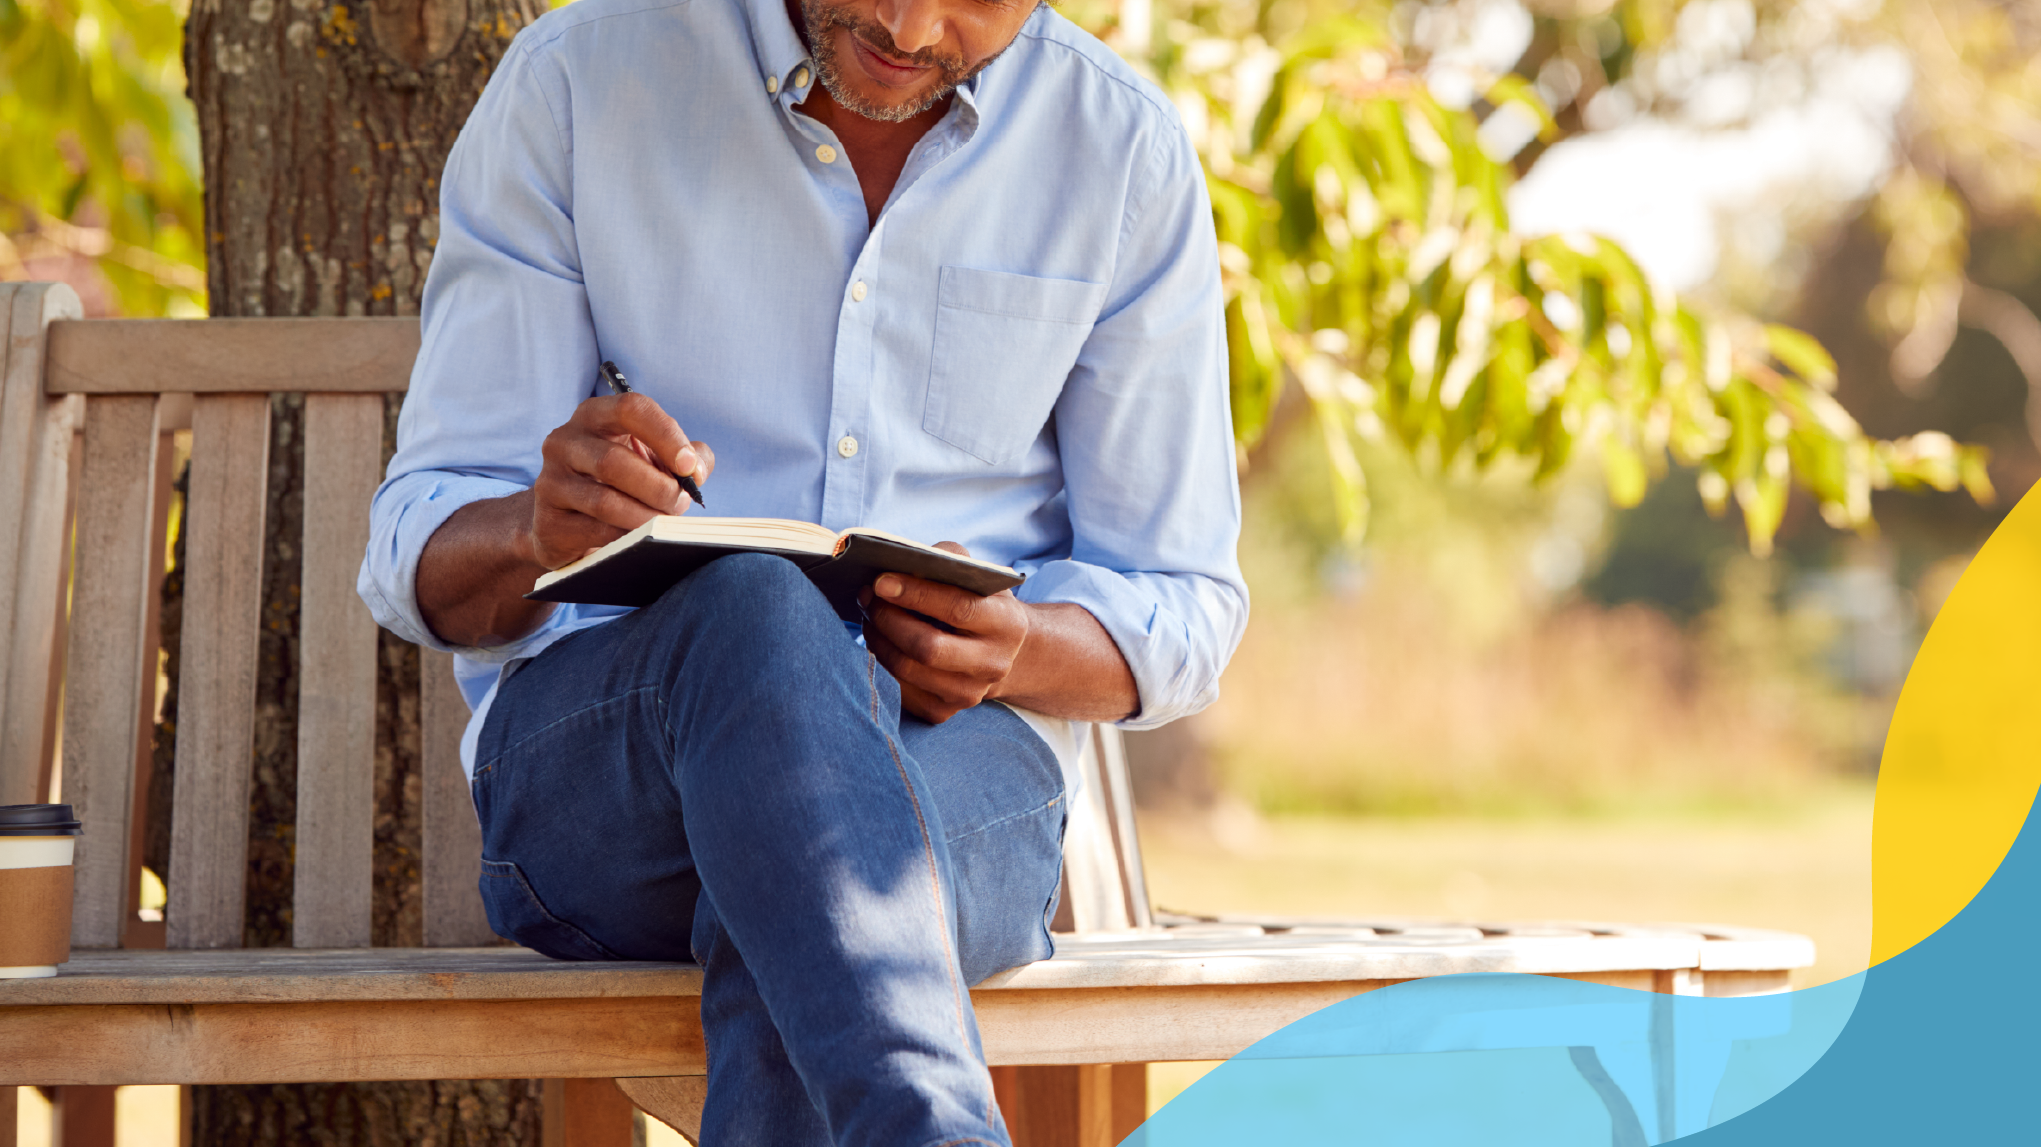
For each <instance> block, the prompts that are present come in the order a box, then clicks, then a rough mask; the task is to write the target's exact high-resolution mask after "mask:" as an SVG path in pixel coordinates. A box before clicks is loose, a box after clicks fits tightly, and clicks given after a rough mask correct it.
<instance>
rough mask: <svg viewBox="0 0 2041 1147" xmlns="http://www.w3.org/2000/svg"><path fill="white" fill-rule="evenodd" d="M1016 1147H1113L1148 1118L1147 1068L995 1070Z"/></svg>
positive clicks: (1002, 1108) (1001, 1104) (1097, 1066)
mask: <svg viewBox="0 0 2041 1147" xmlns="http://www.w3.org/2000/svg"><path fill="white" fill-rule="evenodd" d="M992 1090H993V1093H994V1094H995V1095H997V1096H998V1097H999V1110H1000V1113H1001V1114H1003V1115H1005V1116H1006V1129H1007V1131H1008V1132H1009V1133H1010V1134H1011V1135H1012V1136H1013V1142H1014V1147H1114V1144H1117V1143H1118V1142H1119V1141H1120V1140H1122V1139H1125V1138H1126V1137H1127V1136H1129V1135H1131V1134H1133V1133H1134V1129H1135V1128H1137V1127H1139V1126H1140V1125H1141V1121H1142V1120H1143V1119H1145V1118H1146V1117H1147V1115H1148V1065H1147V1064H1143V1063H1122V1064H1086V1065H1083V1066H1079V1067H995V1068H993V1069H992Z"/></svg>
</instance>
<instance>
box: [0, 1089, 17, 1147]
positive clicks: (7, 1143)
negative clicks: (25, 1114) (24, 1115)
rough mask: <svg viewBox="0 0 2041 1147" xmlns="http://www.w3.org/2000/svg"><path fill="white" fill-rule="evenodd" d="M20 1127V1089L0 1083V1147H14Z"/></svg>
mask: <svg viewBox="0 0 2041 1147" xmlns="http://www.w3.org/2000/svg"><path fill="white" fill-rule="evenodd" d="M20 1126H21V1089H20V1088H18V1087H16V1086H14V1085H13V1084H11V1083H0V1147H14V1137H15V1135H16V1134H17V1133H18V1130H19V1128H20Z"/></svg>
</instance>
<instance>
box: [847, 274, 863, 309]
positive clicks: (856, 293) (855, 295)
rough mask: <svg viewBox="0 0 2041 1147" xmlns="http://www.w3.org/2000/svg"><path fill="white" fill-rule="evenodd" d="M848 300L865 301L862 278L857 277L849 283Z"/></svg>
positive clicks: (854, 301)
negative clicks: (853, 281) (856, 279)
mask: <svg viewBox="0 0 2041 1147" xmlns="http://www.w3.org/2000/svg"><path fill="white" fill-rule="evenodd" d="M850 301H851V302H853V303H862V302H864V301H865V281H864V280H863V279H859V280H858V281H857V282H855V283H852V284H851V285H850Z"/></svg>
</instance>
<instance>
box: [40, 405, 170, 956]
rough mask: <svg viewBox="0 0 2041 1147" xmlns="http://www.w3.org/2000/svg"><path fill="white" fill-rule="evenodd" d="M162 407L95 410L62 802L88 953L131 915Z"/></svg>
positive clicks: (149, 673) (152, 681)
mask: <svg viewBox="0 0 2041 1147" xmlns="http://www.w3.org/2000/svg"><path fill="white" fill-rule="evenodd" d="M156 407H157V399H156V398H155V396H154V395H147V394H121V395H94V396H92V397H91V398H90V399H88V400H87V401H86V407H85V436H84V443H83V455H84V457H83V461H82V464H81V466H80V469H79V481H78V487H79V489H78V499H77V519H76V521H77V534H76V543H75V544H76V546H77V560H76V562H75V564H74V569H75V570H76V574H75V576H74V577H73V579H72V583H71V619H70V640H69V648H68V651H67V654H66V657H65V667H66V677H67V678H68V679H69V682H70V685H69V688H68V689H67V691H66V692H65V696H64V800H65V801H67V802H69V803H70V804H71V806H72V807H73V808H74V809H75V810H76V813H77V816H78V818H79V819H80V820H81V821H83V822H84V825H85V830H84V833H83V835H82V836H81V837H80V838H79V840H78V852H77V862H76V863H77V871H76V878H77V896H76V899H75V902H74V907H73V911H72V917H71V942H72V943H73V944H75V945H77V946H78V947H81V948H112V947H117V946H119V944H120V942H121V932H122V928H123V926H124V924H125V923H126V918H127V911H128V908H129V905H128V888H127V885H128V847H129V843H130V837H131V835H132V834H131V833H130V831H129V818H130V817H131V816H132V815H133V811H134V808H133V804H134V787H135V765H136V760H137V758H138V756H139V754H140V753H141V752H142V749H143V747H144V746H146V745H147V744H148V743H149V733H150V727H151V725H152V723H153V718H154V715H155V705H154V701H155V693H156V674H155V668H156V667H155V665H154V661H155V658H154V656H153V653H154V650H155V648H156V635H155V634H154V633H152V632H150V628H151V627H150V625H149V619H150V616H151V614H152V612H153V611H151V610H150V608H149V604H150V599H151V593H150V591H151V589H152V588H153V587H154V582H155V572H156V568H157V566H158V565H159V564H160V562H161V558H160V556H159V555H155V554H152V553H151V552H150V551H151V548H152V543H153V542H154V540H155V530H154V522H153V520H152V519H153V517H154V510H155V504H156V491H155V485H156V476H157V469H158V468H157V464H156V463H157V458H156V451H157V449H158V446H159V438H158V435H157V432H156Z"/></svg>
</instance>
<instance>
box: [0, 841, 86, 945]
mask: <svg viewBox="0 0 2041 1147" xmlns="http://www.w3.org/2000/svg"><path fill="white" fill-rule="evenodd" d="M78 829H79V824H78V821H77V819H76V818H74V817H73V816H72V815H71V806H70V805H67V804H10V805H0V979H13V980H19V979H32V978H34V977H37V976H54V975H56V974H57V965H58V964H61V963H63V962H64V961H66V960H68V959H70V958H71V851H72V848H73V846H75V845H76V844H77V843H78V840H77V838H78Z"/></svg>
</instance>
